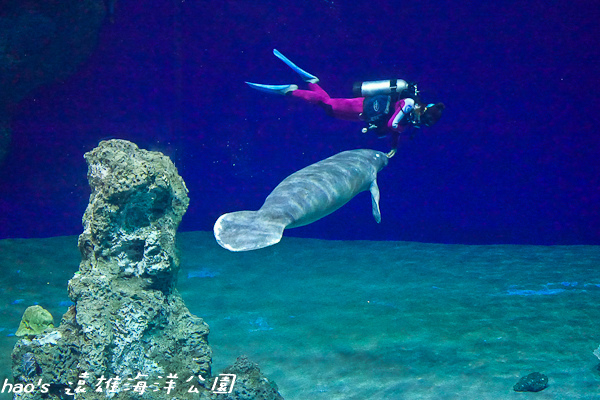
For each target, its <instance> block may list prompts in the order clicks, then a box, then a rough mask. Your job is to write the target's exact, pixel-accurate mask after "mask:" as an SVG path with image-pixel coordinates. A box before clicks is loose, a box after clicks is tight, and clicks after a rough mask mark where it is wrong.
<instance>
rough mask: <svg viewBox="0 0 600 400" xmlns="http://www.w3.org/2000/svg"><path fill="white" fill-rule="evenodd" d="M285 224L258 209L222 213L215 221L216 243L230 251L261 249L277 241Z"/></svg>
mask: <svg viewBox="0 0 600 400" xmlns="http://www.w3.org/2000/svg"><path fill="white" fill-rule="evenodd" d="M284 229H285V225H284V224H283V223H281V222H277V221H273V220H272V219H269V218H268V217H267V216H266V215H265V214H264V213H262V212H260V211H238V212H233V213H229V214H223V215H221V216H220V217H219V219H218V220H217V222H215V227H214V232H215V238H216V239H217V243H219V244H220V245H221V247H224V248H226V249H227V250H231V251H248V250H256V249H262V248H263V247H267V246H271V245H274V244H276V243H279V241H280V240H281V236H282V235H283V230H284Z"/></svg>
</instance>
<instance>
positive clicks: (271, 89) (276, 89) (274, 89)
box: [246, 82, 298, 95]
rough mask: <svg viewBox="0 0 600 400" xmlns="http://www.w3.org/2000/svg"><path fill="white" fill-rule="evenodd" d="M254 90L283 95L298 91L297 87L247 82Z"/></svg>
mask: <svg viewBox="0 0 600 400" xmlns="http://www.w3.org/2000/svg"><path fill="white" fill-rule="evenodd" d="M246 84H247V85H248V86H250V87H251V88H252V89H256V90H260V91H261V92H266V93H272V94H283V95H286V94H287V93H288V92H292V91H294V90H297V89H298V86H297V85H263V84H261V83H252V82H246Z"/></svg>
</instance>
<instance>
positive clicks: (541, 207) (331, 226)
mask: <svg viewBox="0 0 600 400" xmlns="http://www.w3.org/2000/svg"><path fill="white" fill-rule="evenodd" d="M156 3H158V2H156ZM599 10H600V8H599V5H598V3H597V2H593V1H581V2H572V1H571V2H567V1H564V0H561V1H550V2H548V1H545V2H542V1H534V0H525V1H502V2H475V1H464V2H449V1H416V2H396V1H375V2H368V1H352V2H349V1H342V0H311V1H305V2H293V3H292V2H281V1H270V0H268V1H257V2H251V1H222V0H220V1H213V0H208V1H189V0H186V1H183V2H181V1H165V2H162V4H154V3H153V5H152V6H150V5H149V3H148V2H142V1H118V2H116V10H115V15H114V23H113V24H111V23H109V22H108V20H107V22H106V23H105V25H104V26H103V28H102V31H101V32H100V41H99V45H98V48H97V50H96V51H95V52H94V53H93V55H92V56H91V59H90V60H89V61H88V62H87V63H85V64H84V65H83V66H82V67H81V68H80V70H79V71H78V72H77V73H76V74H75V75H74V76H71V77H69V78H67V79H66V80H64V81H62V82H58V83H55V84H52V85H48V86H45V87H43V88H41V89H38V90H37V91H35V92H34V94H32V95H30V96H29V97H28V98H27V99H26V100H24V101H22V102H21V103H20V105H19V106H18V108H17V110H16V111H15V113H14V116H13V122H12V129H13V141H12V145H11V148H10V152H9V154H8V156H7V158H6V159H5V161H4V163H3V165H2V166H0V212H1V214H0V237H2V238H7V237H42V236H56V235H71V234H78V233H80V231H81V223H80V221H81V216H82V214H83V211H84V209H85V206H86V205H87V201H88V197H89V188H88V186H87V182H86V176H85V175H86V171H87V168H86V165H85V162H84V160H83V154H84V153H85V152H86V151H89V150H91V149H92V148H93V147H95V146H96V144H97V143H98V142H99V141H100V140H102V139H108V138H123V139H128V140H131V141H133V142H135V143H137V144H138V145H139V146H140V147H142V148H147V149H150V150H158V151H162V152H164V153H165V154H167V155H169V156H170V157H171V158H172V159H173V160H174V162H175V164H176V165H177V166H178V168H179V171H180V174H181V175H182V176H183V178H184V179H185V181H186V183H187V186H188V188H189V190H190V197H191V204H190V208H189V210H188V213H187V214H186V216H185V217H184V221H183V223H182V226H181V229H182V230H211V229H212V225H213V223H214V221H215V220H216V219H217V218H218V216H219V215H221V214H222V213H225V212H230V211H236V210H240V209H257V208H259V207H260V205H261V204H262V202H263V200H264V198H265V197H266V196H267V195H268V194H269V193H270V191H271V190H272V189H273V188H274V187H275V185H276V184H277V183H279V182H280V181H281V180H282V179H283V178H285V177H286V176H287V175H289V174H290V173H292V172H294V171H296V170H298V169H300V168H302V167H304V166H306V165H308V164H311V163H313V162H316V161H319V160H321V159H324V158H326V157H328V156H331V155H333V154H335V153H337V152H339V151H342V150H348V149H353V148H375V149H379V150H382V151H387V150H388V142H387V140H381V139H377V138H375V137H374V136H372V135H363V134H362V133H361V132H360V129H361V128H362V126H361V125H360V124H357V123H351V122H344V121H338V120H334V119H332V118H330V117H328V116H326V115H325V114H324V113H323V111H322V110H320V109H319V108H318V107H313V106H310V105H308V104H303V103H301V102H295V101H294V99H290V98H284V97H278V96H270V95H267V94H263V93H260V92H256V91H253V90H251V89H249V88H248V87H246V86H245V84H244V81H245V80H250V81H254V82H262V83H298V84H300V85H301V81H300V79H299V78H298V76H297V75H295V74H294V73H293V72H292V71H291V70H290V69H289V68H287V67H286V66H285V65H284V64H283V63H281V62H280V61H279V60H277V59H276V58H275V57H274V56H273V55H272V53H271V51H272V49H273V48H277V49H278V50H280V51H281V52H282V53H283V54H285V55H286V56H288V57H289V58H290V59H292V60H293V61H295V62H297V63H298V64H299V65H300V66H301V67H302V68H304V69H306V70H307V71H309V72H311V73H313V74H315V75H317V76H318V77H319V78H320V79H321V85H322V86H323V88H324V89H326V90H328V91H329V92H330V94H331V95H332V96H336V97H348V96H350V95H351V88H352V83H353V82H354V81H358V80H370V79H384V78H404V79H408V80H414V81H417V82H418V83H419V88H420V89H421V93H422V96H423V97H424V99H425V100H426V101H432V102H436V101H443V102H444V103H445V104H446V107H447V108H446V112H445V114H444V116H443V118H442V120H441V121H440V122H439V123H438V125H436V126H435V127H432V128H430V129H426V130H423V131H422V132H420V133H419V135H417V136H416V137H415V138H414V139H413V140H406V141H404V142H403V144H402V147H401V148H400V150H399V152H398V154H397V155H396V157H395V158H393V159H392V160H391V162H390V165H389V166H388V167H387V168H386V169H385V170H383V171H382V172H381V173H380V177H379V187H380V189H381V194H382V198H381V211H382V217H383V221H382V223H381V224H380V225H377V224H376V223H375V222H374V221H373V218H372V216H371V212H370V199H369V198H368V194H361V195H359V196H357V198H356V199H354V200H353V201H352V202H350V203H349V204H348V205H346V206H345V207H344V208H342V209H341V210H339V211H338V212H336V213H334V214H332V215H331V216H329V217H327V218H325V219H323V220H321V221H318V222H317V223H315V224H313V225H310V226H307V227H303V228H297V229H294V230H290V231H288V232H287V234H288V235H294V236H303V237H319V238H327V239H373V240H414V241H433V242H446V243H534V244H600V229H599V226H600V225H599V224H600V215H599V211H598V209H599V207H598V206H599V204H600V191H599V184H600V182H599V175H600V161H599V155H600V140H599V138H598V133H597V126H598V122H599V121H598V120H599V117H598V115H599V111H600V110H599V106H600V102H599V95H598V88H597V87H598V82H599V71H600V68H599V67H600V57H599V50H598V49H599V48H600V43H599V42H600V40H599V38H600V29H599V28H598V20H599V19H600V11H599Z"/></svg>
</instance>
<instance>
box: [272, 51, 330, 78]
mask: <svg viewBox="0 0 600 400" xmlns="http://www.w3.org/2000/svg"><path fill="white" fill-rule="evenodd" d="M273 54H275V57H277V58H279V59H280V60H281V61H283V62H284V63H286V64H287V66H288V67H290V68H291V69H293V70H294V71H295V72H296V73H297V74H298V75H300V76H301V77H302V79H303V80H304V82H310V83H317V82H319V78H317V77H316V76H314V75H313V74H309V73H308V72H306V71H305V70H303V69H302V68H300V67H299V66H297V65H296V64H294V63H293V62H291V61H290V59H289V58H287V57H286V56H284V55H283V54H281V53H280V52H279V51H278V50H277V49H273Z"/></svg>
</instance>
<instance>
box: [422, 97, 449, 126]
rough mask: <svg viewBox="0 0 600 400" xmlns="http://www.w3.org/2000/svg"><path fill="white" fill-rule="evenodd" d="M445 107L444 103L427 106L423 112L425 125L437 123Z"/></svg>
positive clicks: (423, 123)
mask: <svg viewBox="0 0 600 400" xmlns="http://www.w3.org/2000/svg"><path fill="white" fill-rule="evenodd" d="M444 108H446V106H444V103H437V104H433V103H432V104H428V105H427V106H425V107H424V108H423V111H422V112H421V120H420V122H421V124H422V125H425V126H432V125H435V123H436V122H438V121H439V119H440V118H441V116H442V111H444Z"/></svg>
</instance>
